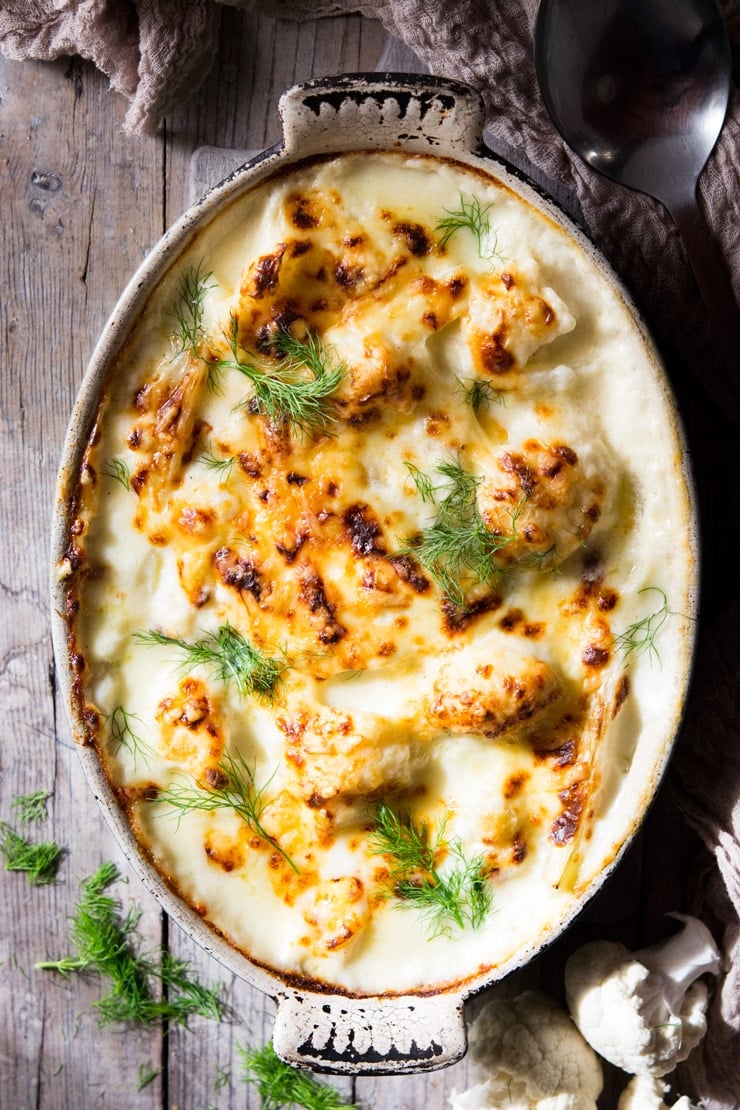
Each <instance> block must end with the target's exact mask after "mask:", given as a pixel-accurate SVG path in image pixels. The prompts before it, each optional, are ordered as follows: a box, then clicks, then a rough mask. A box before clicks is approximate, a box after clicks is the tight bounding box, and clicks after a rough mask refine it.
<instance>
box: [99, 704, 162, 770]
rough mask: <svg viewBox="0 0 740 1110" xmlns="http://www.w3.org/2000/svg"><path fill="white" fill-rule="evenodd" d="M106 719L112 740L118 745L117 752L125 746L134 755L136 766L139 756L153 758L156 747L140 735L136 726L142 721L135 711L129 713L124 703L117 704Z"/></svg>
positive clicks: (147, 758) (145, 758) (147, 759)
mask: <svg viewBox="0 0 740 1110" xmlns="http://www.w3.org/2000/svg"><path fill="white" fill-rule="evenodd" d="M106 720H107V722H108V728H109V730H110V738H111V741H112V742H113V744H115V746H116V752H118V751H120V749H121V748H125V749H126V750H127V751H128V752H130V753H131V755H132V756H133V758H134V766H136V760H137V758H139V757H141V758H142V759H144V760H146V761H149V760H150V759H151V758H152V756H153V755H154V749H153V748H152V746H151V744H148V743H147V742H146V740H143V739H142V737H141V736H140V735H139V733H138V731H137V729H136V727H135V726H136V725H140V724H141V723H142V722H141V721H140V720H139V718H138V717H137V716H136V714H135V713H127V712H126V710H125V709H124V708H123V706H122V705H117V706H116V707H115V709H114V710H113V712H112V713H111V714H110V715H109V716H108V717H106Z"/></svg>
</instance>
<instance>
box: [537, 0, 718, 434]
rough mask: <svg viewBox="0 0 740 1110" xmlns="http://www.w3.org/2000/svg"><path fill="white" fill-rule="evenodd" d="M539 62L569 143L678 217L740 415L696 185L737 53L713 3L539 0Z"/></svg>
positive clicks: (713, 257) (548, 100)
mask: <svg viewBox="0 0 740 1110" xmlns="http://www.w3.org/2000/svg"><path fill="white" fill-rule="evenodd" d="M534 44H535V66H536V70H537V77H538V80H539V84H540V88H541V91H542V96H543V99H544V102H545V105H546V107H547V109H548V111H549V113H550V115H551V117H552V119H553V122H554V123H555V126H556V127H557V128H558V130H559V131H560V133H561V134H562V136H563V138H564V139H565V140H566V142H567V143H568V145H569V146H570V147H572V149H573V150H575V152H576V153H577V154H579V155H580V156H581V157H582V158H583V159H584V160H585V161H586V162H587V163H588V164H589V165H590V166H592V167H593V168H594V169H596V170H598V171H599V172H600V173H602V174H604V175H605V176H606V177H609V178H611V180H613V181H616V182H618V183H620V184H622V185H626V186H628V187H629V188H632V189H635V190H638V191H639V192H643V193H647V194H648V195H650V196H652V197H654V198H655V199H656V200H658V201H660V202H661V203H662V204H663V205H664V206H665V207H666V208H667V209H668V211H669V212H670V213H671V215H672V216H673V219H674V220H675V222H676V225H677V227H678V230H679V232H680V234H681V237H682V240H683V243H684V246H685V248H686V253H687V255H688V258H689V262H690V265H691V267H692V269H693V272H694V275H695V277H696V280H697V283H698V285H699V289H700V291H701V293H702V297H703V299H704V302H705V304H706V307H707V312H708V314H709V317H710V320H711V322H712V326H713V329H714V331H715V333H716V337H717V340H718V341H719V343H720V344H721V347H722V350H723V354H724V361H725V363H726V366H727V369H728V370H729V371H730V372H731V373H730V374H729V375H728V380H727V381H726V382H724V383H722V384H721V386H719V387H717V383H714V388H713V387H711V386H710V388H712V392H713V393H714V394H715V396H717V395H719V396H720V397H721V401H722V404H723V407H727V405H728V404H729V405H730V406H732V408H733V409H734V413H733V415H734V416H735V417H736V418H737V417H738V415H739V414H740V394H739V393H738V384H737V375H736V373H733V371H737V370H738V369H740V315H739V314H738V308H737V304H736V302H735V298H734V296H733V293H732V289H731V287H730V284H729V280H728V278H727V276H726V274H725V272H724V263H723V260H722V258H721V256H720V254H719V252H718V250H717V248H716V247H715V245H714V242H713V240H712V236H711V232H710V230H709V228H708V227H707V224H706V222H705V220H704V217H703V215H702V213H701V210H700V208H699V205H698V202H697V197H696V189H697V183H698V180H699V176H700V174H701V172H702V170H703V168H704V166H705V165H706V162H707V159H708V158H709V155H710V154H711V152H712V150H713V148H714V146H715V144H716V142H717V139H718V137H719V134H720V131H721V129H722V126H723V123H724V120H725V115H726V113H727V107H728V104H729V96H730V87H731V73H732V55H731V51H730V44H729V40H728V36H727V31H726V28H725V26H724V23H723V21H722V17H721V14H720V12H719V9H718V8H717V5H716V3H715V0H567V2H564V0H541V2H540V5H539V9H538V12H537V17H536V21H535V32H534Z"/></svg>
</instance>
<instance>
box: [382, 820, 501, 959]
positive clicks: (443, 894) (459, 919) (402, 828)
mask: <svg viewBox="0 0 740 1110" xmlns="http://www.w3.org/2000/svg"><path fill="white" fill-rule="evenodd" d="M371 845H372V848H373V851H374V852H375V853H376V854H378V855H383V856H385V857H386V858H389V859H390V862H391V867H390V871H389V874H388V880H387V882H388V887H389V889H390V890H391V892H392V893H393V894H394V895H395V896H396V898H398V899H399V900H400V901H401V903H402V904H404V905H406V906H409V907H412V908H415V909H417V910H419V911H420V912H421V913H422V914H423V916H424V917H425V918H426V919H427V922H428V924H429V928H430V936H431V937H432V938H433V937H436V936H440V935H442V934H445V935H446V934H449V932H450V931H451V929H452V927H453V926H457V927H458V928H460V929H463V928H465V927H466V926H467V925H470V926H472V928H474V929H477V928H479V927H480V926H481V925H482V924H483V921H484V920H485V918H486V915H487V913H488V911H489V909H490V908H491V901H492V895H491V888H490V884H489V882H488V879H487V876H486V870H485V865H484V862H483V858H482V857H481V856H474V857H473V858H471V859H467V858H466V857H465V853H464V850H463V846H462V844H461V843H460V841H459V840H457V839H452V840H451V839H448V838H447V837H446V836H445V823H444V822H441V823H439V824H438V825H437V827H436V829H435V830H434V832H433V833H432V831H431V830H430V828H429V824H428V823H427V822H426V821H422V822H420V823H419V824H416V823H415V822H414V820H413V818H412V817H411V816H410V815H409V814H401V813H398V812H396V811H395V810H393V809H391V807H390V806H388V805H387V804H386V803H385V802H381V804H380V805H379V806H378V810H377V813H376V816H375V829H374V831H373V835H372V839H371ZM440 856H448V857H450V858H451V859H453V860H454V861H455V862H454V864H453V866H452V867H449V868H447V869H445V871H444V872H442V871H441V870H440V869H439V867H438V864H437V860H438V859H439V857H440Z"/></svg>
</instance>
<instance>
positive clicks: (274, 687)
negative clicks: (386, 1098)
mask: <svg viewBox="0 0 740 1110" xmlns="http://www.w3.org/2000/svg"><path fill="white" fill-rule="evenodd" d="M280 110H281V115H282V118H283V128H284V141H283V143H282V144H281V145H280V146H279V147H277V148H275V149H272V150H270V151H268V152H267V153H265V154H264V155H262V156H260V157H259V158H257V159H255V160H254V161H253V162H251V163H250V164H248V165H247V166H245V167H243V168H242V169H240V170H239V171H237V172H236V173H235V174H234V175H232V176H231V177H230V178H228V179H227V180H226V181H225V182H223V183H222V184H221V185H219V186H218V187H216V188H215V189H214V190H213V191H211V192H210V193H209V194H208V195H207V196H206V197H205V198H204V199H203V200H202V201H201V202H199V203H198V204H196V205H195V206H194V207H193V208H192V209H191V210H190V211H188V212H187V213H186V214H185V215H184V216H183V217H182V219H181V220H180V221H179V222H178V223H177V224H176V225H175V226H174V227H173V228H172V229H171V230H170V231H169V232H168V233H167V234H166V235H165V236H164V238H163V239H162V240H161V242H160V243H159V244H158V246H157V247H156V248H155V249H154V250H153V251H152V252H151V254H150V255H149V256H148V257H147V259H146V260H145V261H144V263H143V264H142V266H141V267H140V269H139V270H138V272H137V273H136V275H135V276H134V278H133V279H132V280H131V282H130V283H129V285H128V287H127V288H126V290H125V292H124V293H123V295H122V297H121V299H120V301H119V303H118V305H117V307H116V309H115V311H114V313H113V315H112V317H111V319H110V320H109V322H108V324H107V326H106V328H105V331H104V333H103V335H102V337H101V339H100V341H99V343H98V345H97V348H96V350H95V352H94V355H93V357H92V360H91V364H90V366H89V368H88V371H87V374H86V376H85V379H84V381H83V384H82V387H81V390H80V394H79V398H78V401H77V404H76V407H75V410H74V414H73V416H72V420H71V424H70V429H69V433H68V438H67V442H66V445H65V449H64V457H63V462H62V466H61V471H60V477H59V485H58V492H57V505H56V515H55V523H54V533H53V552H52V560H53V588H52V592H53V634H54V646H55V653H56V657H57V662H58V671H59V674H60V679H61V682H62V684H63V689H64V695H65V701H66V703H67V705H68V709H69V712H70V717H71V722H72V728H73V732H74V736H75V740H76V741H77V744H78V750H79V753H80V757H81V759H82V762H83V766H84V769H85V772H86V775H87V777H88V780H89V782H90V784H91V786H92V789H93V792H94V794H95V796H96V798H97V799H98V801H99V803H100V805H101V806H102V809H103V812H104V814H105V816H106V819H107V820H108V822H109V824H110V825H111V827H112V829H113V831H114V833H115V835H116V837H117V839H118V841H119V842H120V844H121V846H122V848H123V851H124V852H125V854H126V856H127V858H128V859H129V861H130V862H131V864H132V866H133V867H134V869H135V870H136V872H137V873H138V874H139V876H140V877H141V879H142V881H143V882H144V883H145V885H146V886H147V887H148V889H149V890H150V891H151V892H152V893H153V894H154V895H155V897H156V898H157V899H158V900H159V901H160V902H161V904H162V905H163V907H164V908H165V909H166V911H167V912H168V913H169V914H170V915H171V916H172V917H173V919H174V920H175V921H176V922H177V923H178V924H179V925H180V926H181V927H182V928H183V929H185V930H186V932H188V933H189V934H190V935H191V936H192V937H193V938H194V939H195V940H196V941H198V942H199V943H200V944H201V945H202V946H203V947H204V948H206V949H207V950H208V951H209V952H211V953H212V954H213V955H214V956H216V958H217V959H219V960H220V961H221V962H222V963H224V964H225V965H226V966H227V967H229V968H230V969H231V970H233V971H234V972H235V973H236V974H238V975H240V976H242V977H243V978H244V979H246V980H247V981H249V982H250V983H252V984H254V985H255V986H257V987H258V988H259V989H261V990H263V991H264V992H266V993H267V994H269V995H270V996H272V997H273V998H274V999H275V1000H276V1001H277V1017H276V1026H275V1035H274V1042H275V1047H276V1050H277V1051H278V1053H279V1054H280V1055H281V1056H283V1057H284V1058H285V1059H287V1060H289V1061H290V1062H292V1063H295V1064H297V1065H299V1066H303V1067H318V1068H322V1069H326V1070H331V1071H337V1072H343V1071H344V1072H353V1071H356V1072H372V1071H375V1072H405V1071H414V1070H424V1069H431V1068H437V1067H442V1066H444V1065H446V1064H449V1063H451V1062H453V1061H454V1060H456V1059H458V1058H459V1057H460V1056H461V1055H462V1054H463V1053H464V1051H465V1025H464V1020H463V1004H464V1002H465V999H466V998H468V997H469V996H471V995H472V994H473V993H475V992H477V991H480V990H481V989H483V988H484V987H486V986H488V985H490V984H492V983H493V982H495V981H497V980H498V979H500V978H502V977H503V976H505V975H506V974H508V973H509V972H510V971H511V970H513V969H514V968H517V967H520V966H521V965H522V964H524V963H525V962H526V961H528V960H529V959H531V958H532V957H533V956H534V955H535V954H536V953H537V952H539V951H540V950H541V949H542V947H543V946H544V945H546V944H548V943H550V942H551V941H552V940H553V939H554V938H555V937H556V936H557V935H558V934H559V933H560V932H561V931H562V930H563V929H564V928H565V927H566V926H567V925H568V923H569V922H570V921H571V920H572V919H573V917H574V916H575V914H577V913H578V912H579V911H580V910H581V909H582V908H583V906H584V904H585V903H586V902H587V901H588V900H589V899H590V898H591V897H592V895H593V894H594V892H595V891H596V890H597V889H598V888H599V887H600V885H601V884H602V883H603V882H604V880H605V878H606V877H607V876H608V874H609V873H610V872H611V870H612V869H613V868H614V866H615V864H616V862H617V861H618V859H619V858H620V856H621V854H622V852H623V851H624V849H625V846H626V845H627V844H628V842H629V841H630V839H631V838H632V836H633V835H634V833H635V831H636V829H637V828H638V826H639V824H640V822H641V820H642V818H643V816H644V814H645V811H646V809H647V807H648V806H649V804H650V801H651V799H652V797H653V795H654V793H655V790H656V788H657V785H658V782H659V781H660V777H661V775H662V773H663V770H664V768H665V765H666V761H667V759H668V756H669V752H670V749H671V745H672V742H673V740H674V737H675V735H676V732H677V730H678V727H679V724H680V719H681V714H682V708H683V702H684V699H685V696H686V690H687V685H688V677H689V671H690V666H691V656H692V651H693V639H694V632H693V628H694V616H695V608H696V597H695V591H696V582H697V559H698V555H697V539H696V535H697V529H696V522H695V507H694V499H693V490H692V484H691V478H690V473H689V467H688V462H687V459H686V453H685V448H684V443H683V439H682V433H681V429H680V425H679V421H678V418H677V415H676V411H675V407H674V403H673V399H672V395H671V392H670V388H669V386H668V384H667V382H666V379H665V375H664V372H663V369H662V367H661V364H660V361H659V358H658V355H657V353H656V351H655V349H654V347H653V345H652V343H651V340H650V339H649V337H648V335H647V333H646V331H645V329H644V327H643V326H642V324H641V322H640V320H639V317H638V315H637V313H636V310H635V308H634V306H633V305H632V304H631V302H630V300H629V297H628V296H627V294H626V293H625V291H624V289H623V288H622V287H621V285H620V284H619V282H618V280H617V279H616V278H615V276H614V274H613V273H612V272H611V270H610V269H609V267H608V266H607V265H606V263H605V262H604V261H603V259H601V257H600V256H599V255H598V253H597V252H596V251H595V250H594V248H593V247H592V246H591V244H590V243H589V242H588V240H587V239H586V238H585V237H584V236H583V235H582V234H581V233H580V232H579V231H578V230H577V229H576V228H575V227H574V226H573V225H572V224H571V223H570V221H569V220H568V219H567V218H566V217H565V216H564V215H563V214H562V213H561V212H560V210H559V209H558V208H557V207H556V206H555V205H554V204H553V203H552V202H551V201H549V200H548V199H547V198H545V197H543V196H542V195H541V194H540V192H539V191H538V190H536V189H535V188H534V187H532V186H530V185H529V184H528V183H527V182H526V181H524V180H522V178H521V176H520V175H519V174H517V173H515V172H514V171H512V170H511V169H510V168H509V167H508V166H507V165H506V164H504V163H503V162H502V161H501V160H499V159H498V158H496V157H494V156H492V155H491V154H490V152H488V151H487V150H485V148H484V147H483V146H482V144H481V128H482V121H483V113H482V105H481V102H480V99H479V98H478V96H477V94H475V93H474V92H473V91H472V90H470V89H468V88H467V87H465V86H462V85H458V84H456V83H454V82H450V81H446V80H441V79H434V78H428V77H424V78H417V77H405V76H392V75H384V76H379V77H366V76H349V77H340V78H335V79H327V80H321V81H314V82H310V83H308V84H305V85H300V86H297V87H295V88H293V89H291V90H290V91H289V92H287V93H286V94H285V95H284V96H283V98H282V100H281V105H280ZM173 818H174V820H173Z"/></svg>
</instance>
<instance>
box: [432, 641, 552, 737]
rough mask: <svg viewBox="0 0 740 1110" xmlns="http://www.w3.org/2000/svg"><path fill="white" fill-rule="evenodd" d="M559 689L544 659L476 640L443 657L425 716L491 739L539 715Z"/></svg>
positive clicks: (438, 724)
mask: <svg viewBox="0 0 740 1110" xmlns="http://www.w3.org/2000/svg"><path fill="white" fill-rule="evenodd" d="M561 693H562V684H561V681H560V679H559V677H558V675H557V673H556V671H555V670H554V669H553V667H552V666H551V665H550V664H549V663H547V662H546V661H545V660H543V659H537V658H536V657H534V656H532V655H527V654H522V653H519V652H515V651H511V650H510V651H507V650H505V649H504V650H502V649H501V647H500V646H495V645H493V644H492V643H490V642H488V641H486V640H479V641H478V642H476V643H474V644H470V645H466V646H465V647H463V648H461V649H460V650H459V651H454V652H450V653H449V654H448V655H447V656H446V657H444V658H443V660H442V663H441V665H440V667H439V670H438V672H437V674H436V676H435V679H434V685H433V693H432V697H431V700H430V703H429V706H428V709H427V719H428V721H429V722H430V724H431V725H432V726H433V727H435V728H440V729H445V730H448V731H450V732H454V733H479V734H481V735H483V736H486V737H488V738H491V739H493V738H498V737H503V736H504V735H505V734H506V733H510V732H512V731H513V730H515V729H521V728H522V727H523V726H524V725H525V724H527V723H529V722H532V721H533V719H536V718H538V717H540V716H541V714H542V713H543V711H545V710H546V709H547V708H548V707H549V706H551V705H554V704H555V703H556V702H557V701H558V700H559V699H560V697H561Z"/></svg>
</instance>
